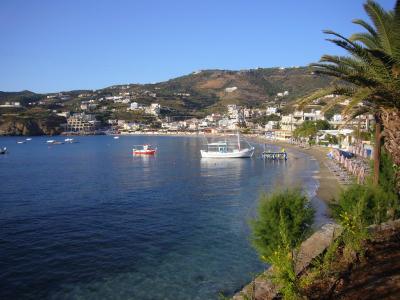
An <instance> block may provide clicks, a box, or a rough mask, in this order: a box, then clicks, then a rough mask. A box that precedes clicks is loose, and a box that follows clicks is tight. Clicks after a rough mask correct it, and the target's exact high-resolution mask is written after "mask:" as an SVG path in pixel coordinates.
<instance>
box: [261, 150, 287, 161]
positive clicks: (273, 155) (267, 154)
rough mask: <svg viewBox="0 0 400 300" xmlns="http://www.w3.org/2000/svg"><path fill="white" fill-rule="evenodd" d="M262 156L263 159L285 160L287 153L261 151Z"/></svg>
mask: <svg viewBox="0 0 400 300" xmlns="http://www.w3.org/2000/svg"><path fill="white" fill-rule="evenodd" d="M262 156H263V158H265V159H272V160H287V159H288V155H287V153H286V151H285V152H265V151H264V152H263V153H262Z"/></svg>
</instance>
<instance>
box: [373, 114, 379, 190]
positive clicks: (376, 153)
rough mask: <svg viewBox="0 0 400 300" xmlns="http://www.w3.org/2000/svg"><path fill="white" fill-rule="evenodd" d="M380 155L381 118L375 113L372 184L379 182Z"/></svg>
mask: <svg viewBox="0 0 400 300" xmlns="http://www.w3.org/2000/svg"><path fill="white" fill-rule="evenodd" d="M380 157H381V118H380V116H379V114H375V148H374V185H378V184H379V165H380Z"/></svg>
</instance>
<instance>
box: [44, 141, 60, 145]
mask: <svg viewBox="0 0 400 300" xmlns="http://www.w3.org/2000/svg"><path fill="white" fill-rule="evenodd" d="M46 143H47V144H48V145H62V144H64V142H60V141H56V140H48V141H46Z"/></svg>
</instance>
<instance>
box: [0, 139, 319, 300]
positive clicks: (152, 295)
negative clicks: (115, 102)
mask: <svg viewBox="0 0 400 300" xmlns="http://www.w3.org/2000/svg"><path fill="white" fill-rule="evenodd" d="M25 138H26V137H1V138H0V147H7V148H8V150H9V153H8V154H6V155H0V299H140V300H142V299H143V300H146V299H149V300H150V299H152V300H158V299H160V300H161V299H171V300H172V299H173V300H180V299H182V300H183V299H184V300H187V299H219V297H220V295H221V294H223V295H226V296H230V295H232V294H233V293H234V292H236V291H238V290H240V288H241V287H243V285H245V284H247V283H248V282H250V281H251V279H252V278H254V276H256V275H257V274H259V273H260V272H262V271H263V270H264V269H265V268H266V267H267V266H266V265H265V264H264V263H263V262H261V260H260V259H259V257H258V255H257V253H256V251H255V250H254V248H253V247H252V244H251V230H250V223H251V220H252V219H253V218H254V217H255V216H256V213H257V206H258V201H259V197H260V195H261V194H263V193H265V194H268V193H271V192H272V191H273V190H275V189H283V188H287V187H299V188H301V189H302V190H303V191H304V193H306V194H308V195H309V196H310V197H314V196H315V192H316V190H317V188H318V180H317V179H316V176H315V175H316V173H318V170H319V167H318V162H317V161H316V160H315V159H313V158H312V157H311V156H309V155H307V154H304V153H300V152H297V151H295V150H290V149H287V151H288V155H289V159H288V160H287V161H286V162H285V161H268V160H264V159H262V157H261V151H262V150H263V148H264V146H263V145H260V144H257V143H253V145H254V146H255V147H256V152H255V155H254V157H253V158H251V159H204V158H201V156H200V149H202V148H204V145H205V139H204V137H200V136H199V137H197V136H188V137H172V136H121V137H120V138H119V139H114V138H113V137H112V136H87V137H75V140H76V141H77V143H73V144H61V145H48V144H47V143H46V140H48V139H49V138H48V137H32V140H30V141H26V143H24V144H18V143H17V141H24V140H25ZM52 139H55V140H60V141H63V140H64V137H53V138H52ZM138 144H151V145H153V146H155V147H157V149H158V151H157V153H156V155H154V156H134V155H132V147H133V146H134V145H138ZM267 147H268V149H271V151H279V150H280V148H277V147H274V146H267ZM313 201H316V202H315V203H314V204H315V205H316V206H317V210H318V211H320V215H321V216H320V220H319V221H321V218H322V219H323V213H324V210H325V207H324V206H323V204H322V203H321V201H319V200H313ZM321 222H323V220H322V221H321Z"/></svg>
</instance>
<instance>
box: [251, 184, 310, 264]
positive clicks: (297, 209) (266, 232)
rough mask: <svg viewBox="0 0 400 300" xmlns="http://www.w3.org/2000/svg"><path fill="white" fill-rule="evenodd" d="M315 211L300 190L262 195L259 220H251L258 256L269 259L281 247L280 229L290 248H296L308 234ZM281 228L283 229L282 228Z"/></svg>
mask: <svg viewBox="0 0 400 300" xmlns="http://www.w3.org/2000/svg"><path fill="white" fill-rule="evenodd" d="M313 220H314V210H313V208H312V207H311V204H310V202H309V201H308V199H307V197H306V196H304V195H302V193H301V192H300V191H299V190H285V191H279V192H274V193H273V194H272V195H270V196H266V195H263V196H262V197H261V200H260V206H259V209H258V218H257V219H256V220H254V221H253V223H252V228H253V244H254V246H255V247H256V249H257V250H258V252H259V254H260V256H261V257H263V258H265V259H266V260H268V258H269V257H271V255H272V254H273V252H274V251H275V250H276V249H278V248H279V247H280V246H282V242H283V241H282V236H281V232H282V230H284V231H285V236H286V241H285V242H286V243H287V244H288V246H289V248H295V247H296V246H298V245H299V244H300V243H301V242H302V241H303V240H304V239H305V238H306V237H307V235H308V234H309V233H310V232H311V225H312V223H313ZM281 226H284V228H281Z"/></svg>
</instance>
